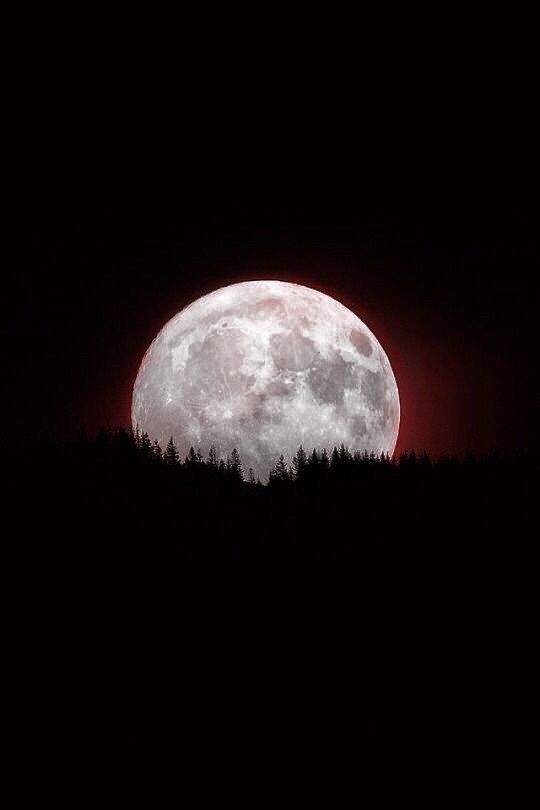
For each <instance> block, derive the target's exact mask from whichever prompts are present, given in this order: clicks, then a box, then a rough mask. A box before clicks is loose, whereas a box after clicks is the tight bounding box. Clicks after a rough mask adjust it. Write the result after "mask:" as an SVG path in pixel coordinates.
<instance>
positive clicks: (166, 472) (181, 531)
mask: <svg viewBox="0 0 540 810" xmlns="http://www.w3.org/2000/svg"><path fill="white" fill-rule="evenodd" d="M3 455H4V465H5V467H6V468H7V469H9V470H10V471H14V472H13V475H12V476H11V483H12V484H13V485H14V486H13V498H14V499H15V500H14V503H15V506H16V511H17V514H18V516H19V517H18V521H17V524H16V526H15V532H16V533H17V536H20V539H19V541H18V542H19V544H20V547H21V549H22V550H23V553H24V554H25V555H27V556H28V561H27V563H26V564H25V587H26V588H28V590H29V591H31V592H32V596H33V601H34V602H36V603H39V605H40V609H39V610H38V611H37V612H36V613H35V614H33V618H32V622H33V626H34V629H35V633H36V637H37V638H38V639H39V643H38V647H37V653H36V654H37V660H38V661H39V668H38V670H39V682H40V687H39V688H40V690H45V692H46V694H47V695H48V698H47V700H42V701H40V704H39V711H40V712H41V713H43V717H42V718H41V721H40V722H41V727H42V728H44V729H47V730H48V731H47V734H48V735H49V736H48V737H47V742H46V745H48V746H50V745H54V744H58V745H59V746H60V743H59V742H58V740H60V738H61V740H62V741H63V742H62V746H65V742H66V740H67V741H68V742H69V741H71V743H72V744H73V745H72V746H71V743H70V745H69V746H68V747H73V751H77V750H81V751H83V752H84V756H86V757H89V756H93V752H95V751H96V750H97V749H99V751H100V756H103V757H105V758H109V760H110V761H111V762H115V763H117V762H119V761H120V760H122V759H123V758H124V759H126V758H127V759H129V760H130V761H131V760H136V761H140V762H141V763H142V762H147V761H148V760H149V758H151V757H174V758H175V761H177V760H178V758H180V759H181V761H182V763H183V766H185V767H188V768H189V767H190V766H189V763H190V762H191V761H192V759H193V757H194V756H195V755H194V752H196V751H197V750H201V747H202V748H205V746H207V745H208V737H207V733H208V732H207V730H208V729H210V728H211V729H212V745H214V746H217V748H218V749H220V750H223V751H224V750H226V749H228V748H230V747H231V745H233V740H235V739H236V738H237V737H242V738H243V739H244V741H245V740H249V739H251V738H253V739H255V738H257V739H258V738H259V737H260V735H261V734H262V736H263V737H264V738H265V740H266V744H267V746H268V748H269V750H272V749H273V750H274V751H275V750H279V755H280V757H284V758H286V759H287V758H288V759H290V761H291V762H296V763H297V765H295V767H299V764H298V763H299V762H300V759H302V760H307V761H309V760H310V758H312V757H316V756H317V755H320V752H321V751H325V752H327V753H325V756H327V757H331V756H334V757H336V759H337V760H338V763H339V762H341V763H343V762H344V761H346V760H347V758H348V759H351V758H352V759H353V760H354V761H355V762H356V761H359V762H361V763H362V764H363V767H364V766H365V767H368V768H371V767H373V768H374V767H382V766H381V764H380V763H381V762H383V763H384V762H388V761H389V759H388V758H389V757H390V756H392V757H393V758H394V759H395V757H398V758H399V757H402V758H403V757H404V756H405V752H406V753H407V756H410V757H411V758H412V759H414V758H417V760H418V761H420V760H419V759H418V758H421V761H422V762H423V763H424V765H425V767H427V764H426V763H428V762H429V763H430V765H429V767H430V768H435V767H436V761H437V758H438V757H439V756H441V757H443V758H444V757H446V759H448V757H452V756H455V755H456V751H457V750H459V756H460V757H461V758H462V759H463V758H465V759H466V760H470V762H471V763H473V762H474V767H475V768H480V767H482V762H485V763H487V762H488V761H491V759H492V757H493V756H494V755H495V752H496V751H498V750H501V746H504V745H505V744H506V741H507V740H508V739H510V738H511V737H512V735H513V734H514V735H515V731H516V716H517V715H519V717H521V716H522V715H521V714H519V713H520V712H521V711H522V709H523V711H525V712H526V708H525V707H521V708H520V707H519V701H520V694H521V693H520V690H519V689H518V688H517V683H516V682H514V680H513V678H514V673H515V672H516V671H517V672H519V673H521V672H522V671H524V669H523V667H522V666H521V664H520V663H519V662H520V660H521V656H522V654H523V650H525V649H527V639H528V638H529V637H530V627H529V625H528V622H529V617H530V616H531V615H533V611H532V607H531V606H530V605H529V604H528V603H529V601H530V599H531V595H532V593H533V592H534V588H533V587H532V586H531V587H530V588H529V587H527V586H526V584H525V583H524V579H526V578H527V576H529V575H531V576H532V572H533V569H532V567H530V566H528V565H527V564H524V561H525V560H526V559H527V557H528V555H529V553H530V549H531V546H532V544H533V530H532V528H531V523H530V516H529V507H530V504H531V503H532V502H533V500H534V494H535V480H536V471H537V463H536V459H535V458H533V457H532V456H526V455H523V454H520V455H516V454H502V453H497V452H494V453H492V454H489V455H487V456H483V457H475V456H473V455H472V454H467V455H465V456H464V457H462V458H455V457H450V456H443V457H439V458H436V459H433V458H431V457H430V456H429V455H428V454H427V453H424V452H414V451H409V452H404V453H401V454H399V455H398V456H395V457H393V458H390V457H389V456H388V455H386V454H382V455H379V456H376V455H375V454H374V453H366V452H354V453H353V452H351V451H350V450H349V449H348V448H347V447H346V446H344V445H341V446H340V447H335V448H331V449H330V450H329V451H328V452H325V451H324V449H313V448H309V449H307V448H303V447H299V448H298V450H297V452H296V454H295V456H294V458H293V459H292V462H291V464H290V465H289V464H288V463H287V462H286V460H285V458H284V457H283V456H282V457H280V458H279V459H278V460H277V462H276V464H275V466H274V468H273V469H272V470H271V471H269V480H268V484H267V485H265V484H264V483H261V482H260V481H258V480H257V479H256V478H255V476H254V475H253V472H252V471H250V470H249V469H248V470H244V469H243V466H242V459H241V455H240V453H239V451H238V449H237V448H231V451H230V453H229V454H228V456H226V457H225V458H219V457H218V454H217V452H216V451H215V449H214V448H210V451H209V452H208V453H207V454H205V455H204V456H203V454H202V453H201V452H200V451H199V450H198V449H197V448H195V447H192V448H191V449H190V451H189V453H188V454H187V456H186V457H185V458H184V459H181V458H180V457H179V453H178V450H177V448H176V446H175V443H174V440H172V439H171V440H170V441H169V442H168V443H167V444H166V446H165V447H164V448H161V447H160V446H159V445H158V444H157V443H156V442H152V441H151V440H150V438H149V437H148V435H147V434H146V433H144V432H142V433H140V432H139V431H133V430H126V429H119V430H114V431H108V430H103V431H101V432H100V433H99V434H98V435H97V436H95V437H92V438H91V437H88V436H86V435H83V434H81V435H79V436H78V437H76V438H74V439H72V440H70V441H65V442H63V443H58V442H47V441H42V440H40V439H39V437H33V438H32V440H31V441H29V442H28V443H27V445H26V447H25V448H24V450H20V449H18V450H17V451H15V450H14V449H13V448H7V447H5V448H4V450H3ZM516 667H517V670H516ZM66 672H68V673H69V677H67V676H66V674H65V673H66ZM30 677H31V678H32V677H33V674H32V673H31V674H30ZM519 677H520V679H521V677H522V676H521V674H520V676H519ZM516 713H517V715H516ZM285 728H286V729H287V732H286V733H284V732H283V729H285ZM299 739H302V743H301V756H300V754H299V752H298V749H297V747H296V743H295V742H294V741H295V740H299ZM55 740H56V741H57V742H56V743H55V742H54V741H55ZM329 741H332V744H331V745H330V746H329ZM43 744H44V745H45V742H44V743H43ZM77 746H78V748H77ZM275 746H277V749H276V748H275ZM330 749H331V750H330ZM267 755H269V754H267ZM73 756H75V754H73ZM242 756H248V754H246V753H244V754H243V755H242ZM253 757H254V758H255V760H256V752H255V751H254V752H253ZM299 757H300V759H299ZM247 762H248V761H247V760H245V762H244V764H245V765H246V767H247ZM115 767H116V765H115ZM250 767H253V768H256V762H255V761H253V762H251V765H250ZM355 767H356V766H355Z"/></svg>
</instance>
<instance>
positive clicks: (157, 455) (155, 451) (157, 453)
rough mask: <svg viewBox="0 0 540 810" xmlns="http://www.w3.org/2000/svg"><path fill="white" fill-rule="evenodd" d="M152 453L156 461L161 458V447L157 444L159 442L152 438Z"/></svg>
mask: <svg viewBox="0 0 540 810" xmlns="http://www.w3.org/2000/svg"><path fill="white" fill-rule="evenodd" d="M152 455H153V456H154V458H155V459H156V461H161V460H162V458H163V453H162V452H161V447H160V446H159V442H158V440H157V439H154V443H153V445H152Z"/></svg>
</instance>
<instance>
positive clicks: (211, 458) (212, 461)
mask: <svg viewBox="0 0 540 810" xmlns="http://www.w3.org/2000/svg"><path fill="white" fill-rule="evenodd" d="M207 464H208V466H209V467H211V468H212V469H217V466H218V457H217V452H216V448H215V445H212V446H211V447H210V450H209V451H208V461H207Z"/></svg>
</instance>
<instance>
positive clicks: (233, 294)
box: [132, 281, 399, 481]
mask: <svg viewBox="0 0 540 810" xmlns="http://www.w3.org/2000/svg"><path fill="white" fill-rule="evenodd" d="M132 421H133V426H134V427H135V426H137V425H138V427H139V430H141V431H146V432H147V433H148V434H149V436H150V438H152V439H157V440H158V441H159V442H160V444H161V446H162V448H164V447H165V445H166V443H167V442H168V440H169V438H170V437H171V436H173V437H174V440H175V442H176V445H177V447H178V451H179V453H180V457H181V458H183V457H184V456H185V455H186V454H187V452H188V450H189V448H190V446H193V447H194V448H195V449H198V448H201V451H202V453H203V455H205V456H206V454H207V453H208V450H209V448H210V446H211V445H215V447H216V450H217V454H218V457H219V456H223V457H226V456H227V454H228V453H230V452H231V450H232V449H233V448H234V447H236V448H237V449H238V451H239V453H240V456H241V460H242V463H243V467H244V470H245V471H247V470H248V469H249V468H250V467H251V468H252V469H253V471H254V474H255V476H259V477H260V478H261V480H262V481H265V480H266V479H267V477H268V473H269V470H270V469H271V468H272V467H273V466H274V464H275V462H276V460H277V459H278V458H279V455H280V454H281V453H283V455H284V456H285V459H286V461H287V462H289V463H290V461H291V459H292V457H293V455H294V453H295V452H296V450H297V449H298V445H300V444H302V445H303V447H304V449H305V450H306V452H308V453H309V452H311V450H312V449H313V448H314V447H316V448H318V449H319V450H322V449H323V448H326V449H327V451H328V453H329V454H330V453H331V451H332V449H333V448H334V445H336V446H338V447H339V446H340V444H341V443H342V442H343V443H344V444H345V445H346V446H348V447H349V449H350V450H351V451H355V450H360V451H364V450H367V451H368V452H371V451H374V452H376V453H377V454H379V453H381V451H382V452H385V453H390V454H392V453H393V451H394V447H395V445H396V441H397V436H398V431H399V394H398V389H397V385H396V381H395V378H394V374H393V372H392V368H391V366H390V362H389V360H388V357H387V356H386V354H385V353H384V351H383V349H382V347H381V345H380V343H379V342H378V340H377V338H376V337H375V335H374V334H373V333H372V332H371V331H370V330H369V329H368V328H367V326H366V325H365V324H364V323H362V321H361V320H360V319H359V318H358V317H357V316H356V315H355V314H354V313H353V312H351V311H350V310H349V309H347V308H346V307H345V306H343V305H342V304H340V303H339V302H338V301H335V300H334V299H333V298H330V296H328V295H325V294H323V293H321V292H318V291H317V290H313V289H311V288H309V287H304V286H301V285H299V284H290V283H286V282H283V281H247V282H243V283H240V284H232V285H230V286H228V287H222V288H221V289H218V290H215V291H214V292H212V293H210V294H209V295H205V296H203V297H202V298H199V299H198V300H197V301H195V302H194V303H192V304H190V305H189V306H187V307H186V308H185V309H183V310H182V311H181V312H179V313H178V314H177V315H175V317H174V318H172V319H171V320H170V321H169V322H168V323H166V324H165V326H164V327H163V329H162V330H161V331H160V332H159V334H158V335H157V337H156V338H155V340H154V341H153V343H152V344H151V346H150V348H149V349H148V351H147V352H146V354H145V356H144V358H143V361H142V364H141V367H140V369H139V373H138V375H137V379H136V382H135V386H134V389H133V403H132Z"/></svg>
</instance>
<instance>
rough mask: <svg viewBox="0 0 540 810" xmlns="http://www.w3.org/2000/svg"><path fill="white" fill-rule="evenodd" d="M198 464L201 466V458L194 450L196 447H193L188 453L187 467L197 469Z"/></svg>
mask: <svg viewBox="0 0 540 810" xmlns="http://www.w3.org/2000/svg"><path fill="white" fill-rule="evenodd" d="M197 464H199V456H198V455H197V453H196V452H195V449H194V447H193V445H192V446H191V447H190V448H189V452H188V454H187V456H186V459H185V465H186V467H195V466H196V465H197Z"/></svg>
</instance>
